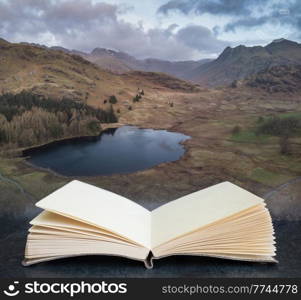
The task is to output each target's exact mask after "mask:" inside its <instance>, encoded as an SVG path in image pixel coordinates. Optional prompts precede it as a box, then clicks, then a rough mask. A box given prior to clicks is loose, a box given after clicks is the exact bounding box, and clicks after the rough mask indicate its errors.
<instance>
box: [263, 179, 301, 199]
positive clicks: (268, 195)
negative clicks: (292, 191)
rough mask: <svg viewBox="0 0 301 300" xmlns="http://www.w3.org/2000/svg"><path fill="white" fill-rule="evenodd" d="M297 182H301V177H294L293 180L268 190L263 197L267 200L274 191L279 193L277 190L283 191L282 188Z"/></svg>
mask: <svg viewBox="0 0 301 300" xmlns="http://www.w3.org/2000/svg"><path fill="white" fill-rule="evenodd" d="M297 182H301V177H297V178H293V179H291V180H289V181H287V182H285V183H283V184H281V185H279V186H278V187H276V188H274V189H272V190H271V191H269V192H267V193H266V194H265V195H264V196H263V198H264V199H265V200H267V199H268V198H270V197H271V196H272V195H273V194H274V193H277V192H279V191H281V190H282V189H284V188H286V187H288V186H289V185H291V184H295V183H297Z"/></svg>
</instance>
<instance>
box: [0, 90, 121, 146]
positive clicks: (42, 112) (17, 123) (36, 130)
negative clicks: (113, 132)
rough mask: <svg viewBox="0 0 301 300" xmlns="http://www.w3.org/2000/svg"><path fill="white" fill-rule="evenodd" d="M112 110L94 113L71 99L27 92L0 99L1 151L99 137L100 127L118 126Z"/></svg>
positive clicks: (8, 95) (5, 95)
mask: <svg viewBox="0 0 301 300" xmlns="http://www.w3.org/2000/svg"><path fill="white" fill-rule="evenodd" d="M117 121H118V120H117V117H116V115H115V113H114V110H113V108H112V106H110V108H109V109H108V110H102V109H99V108H98V109H97V108H94V107H91V106H89V105H87V104H85V103H82V102H78V101H73V100H70V99H62V100H56V99H51V98H45V97H40V96H37V95H34V94H31V93H28V92H22V93H20V94H17V95H12V94H4V95H1V96H0V147H8V148H14V147H28V146H32V145H37V144H41V143H47V142H48V141H50V140H54V139H59V138H64V137H71V136H81V135H92V134H93V135H94V134H98V133H100V130H101V123H114V122H117Z"/></svg>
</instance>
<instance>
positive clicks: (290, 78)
mask: <svg viewBox="0 0 301 300" xmlns="http://www.w3.org/2000/svg"><path fill="white" fill-rule="evenodd" d="M245 84H246V85H247V86H250V87H254V88H259V89H262V90H265V91H267V92H269V93H278V92H280V93H296V92H300V90H301V65H281V66H274V67H271V68H268V69H266V70H263V71H261V72H259V73H257V74H255V75H252V76H250V77H249V78H247V79H246V80H245Z"/></svg>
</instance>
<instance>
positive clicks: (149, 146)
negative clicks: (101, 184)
mask: <svg viewBox="0 0 301 300" xmlns="http://www.w3.org/2000/svg"><path fill="white" fill-rule="evenodd" d="M188 138H189V136H186V135H184V134H181V133H176V132H168V131H166V130H154V129H140V128H138V127H135V126H123V127H120V128H118V129H107V130H105V131H103V132H102V133H101V135H99V136H97V137H88V138H75V139H69V140H63V141H58V142H54V143H50V144H47V145H45V146H42V147H38V148H33V149H29V150H25V151H24V152H23V155H24V156H26V157H27V156H28V158H27V161H28V162H29V163H31V164H32V165H34V166H36V167H40V168H45V169H49V170H52V171H54V172H56V173H58V174H61V175H64V176H97V175H112V174H122V173H132V172H135V171H139V170H145V169H148V168H151V167H153V166H156V165H158V164H161V163H164V162H171V161H176V160H178V159H180V157H181V156H182V155H183V154H184V152H185V149H184V146H183V145H182V144H181V142H183V141H185V140H187V139H188Z"/></svg>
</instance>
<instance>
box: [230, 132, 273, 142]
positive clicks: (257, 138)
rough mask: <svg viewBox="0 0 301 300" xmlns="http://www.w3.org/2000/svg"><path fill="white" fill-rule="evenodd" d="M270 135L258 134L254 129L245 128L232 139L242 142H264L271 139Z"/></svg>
mask: <svg viewBox="0 0 301 300" xmlns="http://www.w3.org/2000/svg"><path fill="white" fill-rule="evenodd" d="M269 137H270V136H269V135H266V134H264V135H263V134H262V135H256V134H255V131H253V130H243V131H241V132H239V133H236V134H233V135H232V136H231V141H233V142H240V143H264V142H267V140H268V139H269Z"/></svg>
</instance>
